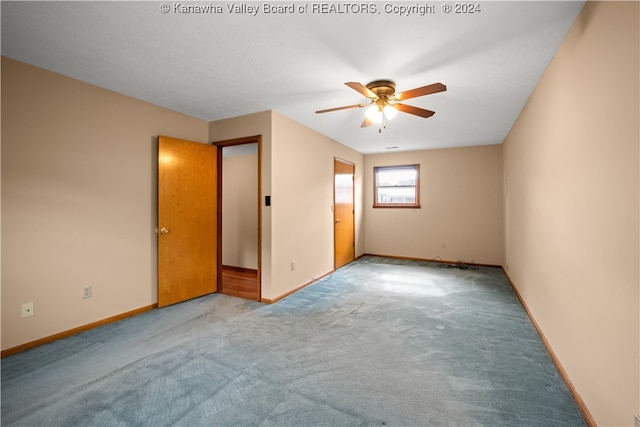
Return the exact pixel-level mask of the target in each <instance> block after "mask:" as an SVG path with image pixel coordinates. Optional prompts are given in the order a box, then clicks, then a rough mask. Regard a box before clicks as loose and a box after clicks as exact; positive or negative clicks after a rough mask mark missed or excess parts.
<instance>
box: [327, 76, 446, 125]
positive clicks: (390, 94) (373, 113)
mask: <svg viewBox="0 0 640 427" xmlns="http://www.w3.org/2000/svg"><path fill="white" fill-rule="evenodd" d="M345 85H347V86H349V87H350V88H351V89H353V90H355V91H356V92H358V93H360V94H361V95H364V96H365V97H367V98H369V103H368V104H355V105H347V106H344V107H336V108H329V109H326V110H318V111H316V113H318V114H322V113H328V112H331V111H338V110H348V109H351V108H362V107H367V106H369V108H367V110H366V112H365V119H364V121H363V122H362V125H360V126H361V127H368V126H371V125H372V124H382V126H381V127H380V129H379V130H378V132H382V127H385V128H386V127H387V126H386V121H387V120H393V118H394V117H395V116H396V115H397V114H398V111H401V112H403V113H408V114H413V115H414V116H418V117H422V118H425V119H426V118H428V117H431V116H433V115H434V114H435V112H434V111H430V110H425V109H423V108H419V107H414V106H411V105H406V104H402V103H400V102H399V101H404V100H406V99H411V98H416V97H419V96H424V95H430V94H432V93H438V92H444V91H446V90H447V87H446V86H445V85H443V84H442V83H433V84H430V85H427V86H422V87H419V88H416V89H411V90H407V91H404V92H401V93H398V94H396V84H395V83H394V82H393V81H391V80H374V81H372V82H369V83H367V85H363V84H362V83H358V82H346V83H345Z"/></svg>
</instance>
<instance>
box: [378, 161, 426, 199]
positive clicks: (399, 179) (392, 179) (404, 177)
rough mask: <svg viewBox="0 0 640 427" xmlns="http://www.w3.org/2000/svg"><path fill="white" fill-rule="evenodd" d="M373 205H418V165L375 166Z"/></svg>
mask: <svg viewBox="0 0 640 427" xmlns="http://www.w3.org/2000/svg"><path fill="white" fill-rule="evenodd" d="M373 170H374V175H375V188H374V199H375V200H374V202H373V207H374V208H375V207H378V208H381V207H409V208H419V207H420V194H419V192H420V190H419V188H420V182H419V180H420V172H419V171H420V166H419V165H401V166H400V165H399V166H376V167H374V168H373Z"/></svg>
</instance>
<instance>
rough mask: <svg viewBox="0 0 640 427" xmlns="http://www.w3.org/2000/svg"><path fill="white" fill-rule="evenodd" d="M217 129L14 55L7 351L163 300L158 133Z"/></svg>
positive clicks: (5, 201) (8, 77) (7, 169)
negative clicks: (25, 313)
mask: <svg viewBox="0 0 640 427" xmlns="http://www.w3.org/2000/svg"><path fill="white" fill-rule="evenodd" d="M208 131H209V129H208V123H207V122H205V121H202V120H199V119H195V118H192V117H188V116H185V115H183V114H178V113H176V112H173V111H169V110H166V109H164V108H160V107H157V106H154V105H151V104H147V103H145V102H141V101H138V100H135V99H132V98H129V97H126V96H122V95H119V94H116V93H114V92H110V91H107V90H104V89H100V88H98V87H95V86H92V85H89V84H85V83H81V82H79V81H77V80H72V79H69V78H66V77H63V76H60V75H58V74H53V73H50V72H48V71H44V70H41V69H38V68H34V67H31V66H28V65H26V64H22V63H19V62H16V61H13V60H10V59H7V58H2V349H7V348H11V347H14V346H17V345H20V344H23V343H26V342H30V341H34V340H36V339H39V338H43V337H46V336H49V335H52V334H55V333H58V332H61V331H66V330H69V329H72V328H75V327H78V326H82V325H86V324H88V323H91V322H94V321H97V320H101V319H104V318H107V317H110V316H114V315H118V314H121V313H124V312H127V311H131V310H134V309H138V308H140V307H144V306H148V305H151V304H154V303H155V302H156V301H157V298H156V286H157V284H156V235H155V232H154V229H155V227H156V179H157V171H156V160H155V159H156V156H157V138H156V136H157V135H167V136H175V137H180V138H184V139H190V140H193V141H198V142H207V139H208ZM89 285H90V286H92V287H93V297H92V298H90V299H81V291H82V289H83V288H84V287H86V286H89ZM26 302H33V303H34V312H35V315H34V316H33V317H30V318H25V319H23V318H21V305H22V304H23V303H26Z"/></svg>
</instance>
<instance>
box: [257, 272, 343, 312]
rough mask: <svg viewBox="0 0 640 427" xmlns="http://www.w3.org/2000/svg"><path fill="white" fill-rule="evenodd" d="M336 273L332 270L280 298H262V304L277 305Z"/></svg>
mask: <svg viewBox="0 0 640 427" xmlns="http://www.w3.org/2000/svg"><path fill="white" fill-rule="evenodd" d="M334 272H335V270H333V269H331V270H329V271H327V272H326V273H324V274H322V275H321V276H318V277H316V278H313V279H311V280H309V281H308V282H306V283H303V284H302V285H300V286H298V287H297V288H294V289H292V290H290V291H289V292H286V293H284V294H282V295H280V296H277V297H275V298H260V302H264V303H266V304H273V303H276V302H278V301H280V300H281V299H284V298H286V297H288V296H289V295H291V294H294V293H296V292H298V291H299V290H300V289H303V288H306V287H307V286H309V285H311V284H313V283H315V282H317V281H318V280H321V279H323V278H325V277H327V276H328V275H330V274H333V273H334Z"/></svg>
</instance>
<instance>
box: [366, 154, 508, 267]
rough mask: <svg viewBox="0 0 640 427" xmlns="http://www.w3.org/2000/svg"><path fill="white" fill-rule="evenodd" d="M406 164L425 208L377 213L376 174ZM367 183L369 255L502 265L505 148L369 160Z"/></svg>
mask: <svg viewBox="0 0 640 427" xmlns="http://www.w3.org/2000/svg"><path fill="white" fill-rule="evenodd" d="M405 164H419V165H420V204H421V208H420V209H406V208H403V209H394V208H373V185H374V178H373V168H374V167H375V166H394V165H405ZM364 177H365V179H364V195H365V198H364V200H365V202H364V203H365V219H366V221H365V235H366V243H365V252H366V253H370V254H379V255H394V256H405V257H412V258H424V259H433V258H435V257H438V256H439V257H440V258H441V259H443V260H447V261H458V260H464V261H468V262H471V261H475V262H477V263H484V264H494V265H501V264H502V259H503V250H502V248H503V242H502V223H503V209H502V146H501V145H487V146H478V147H468V148H455V149H439V150H424V151H412V152H396V153H393V152H390V153H383V154H373V155H367V156H365V174H364ZM443 244H444V246H445V247H444V248H443V247H442V246H443Z"/></svg>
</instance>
